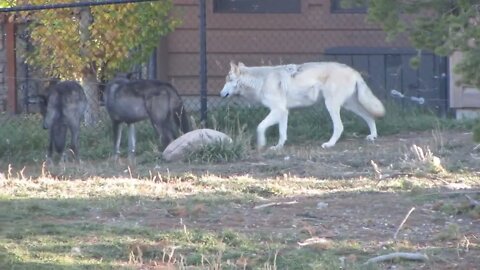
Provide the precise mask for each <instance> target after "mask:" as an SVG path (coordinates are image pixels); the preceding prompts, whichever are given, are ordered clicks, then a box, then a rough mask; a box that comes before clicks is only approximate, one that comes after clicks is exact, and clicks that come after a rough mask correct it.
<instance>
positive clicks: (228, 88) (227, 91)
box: [220, 81, 237, 98]
mask: <svg viewBox="0 0 480 270" xmlns="http://www.w3.org/2000/svg"><path fill="white" fill-rule="evenodd" d="M236 88H237V82H234V81H231V82H227V83H225V85H224V86H223V89H222V91H220V96H221V97H223V98H224V97H228V96H232V95H234V94H235V90H236Z"/></svg>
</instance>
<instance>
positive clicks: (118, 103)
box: [104, 74, 191, 159]
mask: <svg viewBox="0 0 480 270" xmlns="http://www.w3.org/2000/svg"><path fill="white" fill-rule="evenodd" d="M104 98H105V107H106V108H107V111H108V114H109V116H110V119H111V120H112V127H113V138H114V158H115V159H117V158H118V156H119V154H120V141H121V137H122V125H121V124H122V123H126V124H127V125H128V127H129V136H128V151H129V154H128V156H129V158H133V157H134V156H135V143H136V136H135V126H134V123H135V122H139V121H142V120H145V119H150V122H151V124H152V126H153V128H154V130H155V133H156V135H157V137H159V142H160V141H161V143H162V146H163V147H167V145H168V144H169V143H170V142H171V141H173V140H174V139H175V138H176V137H178V136H179V135H180V134H179V132H178V129H180V130H181V131H182V132H183V133H187V132H188V131H190V129H191V128H190V123H189V120H188V117H187V113H186V111H185V108H184V106H183V102H182V99H181V98H180V95H179V94H178V92H177V90H176V89H175V88H174V87H173V86H172V85H171V84H170V83H167V82H162V81H158V80H130V79H129V75H128V74H121V75H117V77H115V78H114V79H112V80H111V81H110V82H109V83H108V84H107V86H106V87H105V93H104ZM160 137H161V140H160ZM160 149H161V148H160V146H159V150H160Z"/></svg>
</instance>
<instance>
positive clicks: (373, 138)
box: [365, 134, 377, 142]
mask: <svg viewBox="0 0 480 270" xmlns="http://www.w3.org/2000/svg"><path fill="white" fill-rule="evenodd" d="M376 138H377V135H372V134H370V135H368V136H367V138H365V139H366V140H367V141H371V142H373V141H375V139H376Z"/></svg>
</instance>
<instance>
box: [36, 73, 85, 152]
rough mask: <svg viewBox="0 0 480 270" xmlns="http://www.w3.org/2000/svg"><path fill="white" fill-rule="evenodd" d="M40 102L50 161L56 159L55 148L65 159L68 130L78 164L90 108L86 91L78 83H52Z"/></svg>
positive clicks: (40, 96) (41, 96)
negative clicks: (82, 131)
mask: <svg viewBox="0 0 480 270" xmlns="http://www.w3.org/2000/svg"><path fill="white" fill-rule="evenodd" d="M39 98H40V103H39V104H40V112H41V114H42V116H43V128H44V129H48V130H49V145H48V152H47V158H48V159H51V158H52V154H53V149H54V148H55V151H56V152H57V153H59V154H60V155H61V156H62V158H64V150H65V141H66V135H67V130H70V135H71V146H70V147H71V150H72V153H73V156H74V159H75V160H77V161H78V139H79V138H78V136H79V132H80V121H81V118H82V117H83V114H84V113H85V109H86V108H87V97H86V96H85V93H84V91H83V88H82V87H81V86H80V84H78V83H77V82H75V81H63V82H58V81H52V82H51V83H50V84H49V86H47V88H46V89H45V93H44V94H43V95H39Z"/></svg>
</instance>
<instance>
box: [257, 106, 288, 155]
mask: <svg viewBox="0 0 480 270" xmlns="http://www.w3.org/2000/svg"><path fill="white" fill-rule="evenodd" d="M281 116H282V112H281V110H278V109H272V110H271V111H270V113H269V114H268V115H267V117H265V119H263V120H262V122H260V124H259V125H258V127H257V148H258V149H262V148H263V147H265V145H266V144H267V139H266V138H265V131H266V130H267V128H269V127H271V126H273V125H275V124H277V123H279V120H280V119H281ZM287 116H288V111H287ZM285 140H286V133H285ZM284 142H285V141H284ZM279 144H280V141H279ZM282 145H283V144H282Z"/></svg>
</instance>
